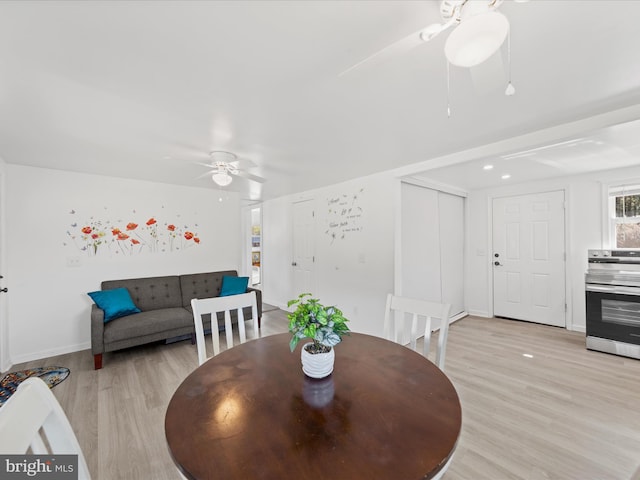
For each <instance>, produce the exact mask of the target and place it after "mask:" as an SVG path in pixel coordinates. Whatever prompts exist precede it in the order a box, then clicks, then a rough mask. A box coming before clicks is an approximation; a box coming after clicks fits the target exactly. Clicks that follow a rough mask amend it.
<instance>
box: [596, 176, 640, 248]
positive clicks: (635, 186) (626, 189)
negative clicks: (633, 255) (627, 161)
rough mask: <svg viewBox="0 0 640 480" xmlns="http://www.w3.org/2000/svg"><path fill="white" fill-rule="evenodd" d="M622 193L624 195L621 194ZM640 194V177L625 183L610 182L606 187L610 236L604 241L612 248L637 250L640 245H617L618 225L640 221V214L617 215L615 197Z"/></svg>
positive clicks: (606, 208) (608, 231) (608, 232)
mask: <svg viewBox="0 0 640 480" xmlns="http://www.w3.org/2000/svg"><path fill="white" fill-rule="evenodd" d="M621 194H622V195H621ZM629 195H640V179H636V180H635V181H633V182H625V183H624V184H610V185H608V186H607V187H606V202H605V206H606V207H605V210H606V218H607V222H606V223H607V234H608V236H609V238H608V242H604V243H605V244H608V245H609V248H610V249H615V250H636V249H638V248H640V246H639V247H632V248H623V247H618V245H617V243H616V242H617V232H616V227H617V226H618V225H619V224H624V223H640V215H638V216H635V217H620V218H619V217H616V202H615V199H616V198H618V197H620V196H629Z"/></svg>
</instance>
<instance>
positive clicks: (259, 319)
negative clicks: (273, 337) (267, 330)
mask: <svg viewBox="0 0 640 480" xmlns="http://www.w3.org/2000/svg"><path fill="white" fill-rule="evenodd" d="M258 328H262V317H258Z"/></svg>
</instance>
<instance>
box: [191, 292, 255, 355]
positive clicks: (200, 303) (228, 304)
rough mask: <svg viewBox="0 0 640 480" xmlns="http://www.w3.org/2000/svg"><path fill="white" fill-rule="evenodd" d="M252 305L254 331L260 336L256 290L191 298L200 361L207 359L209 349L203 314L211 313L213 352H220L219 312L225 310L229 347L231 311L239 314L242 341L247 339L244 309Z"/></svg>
mask: <svg viewBox="0 0 640 480" xmlns="http://www.w3.org/2000/svg"><path fill="white" fill-rule="evenodd" d="M246 307H251V320H252V322H253V332H254V334H255V335H256V338H257V337H259V336H260V330H259V329H258V303H257V300H256V292H248V293H242V294H240V295H229V296H228V297H214V298H203V299H198V298H194V299H193V300H191V308H192V309H193V321H194V324H195V328H196V344H197V346H198V362H199V364H200V365H202V364H203V363H204V362H206V361H207V349H206V346H205V340H204V329H205V326H204V320H203V319H202V316H203V315H207V314H208V315H211V340H212V341H213V354H214V355H218V354H219V353H220V338H219V332H218V315H217V314H218V312H224V328H225V333H226V337H227V348H231V347H233V329H232V325H231V311H233V310H235V311H236V312H237V316H238V335H239V337H240V343H244V342H246V341H247V335H246V332H245V328H244V315H243V313H242V309H243V308H246Z"/></svg>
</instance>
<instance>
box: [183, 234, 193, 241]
mask: <svg viewBox="0 0 640 480" xmlns="http://www.w3.org/2000/svg"><path fill="white" fill-rule="evenodd" d="M184 238H186V239H187V240H191V239H192V238H193V233H191V232H184Z"/></svg>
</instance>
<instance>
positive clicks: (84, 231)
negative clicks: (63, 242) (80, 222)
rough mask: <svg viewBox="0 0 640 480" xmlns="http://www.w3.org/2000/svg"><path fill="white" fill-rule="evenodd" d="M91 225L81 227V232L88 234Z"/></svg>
mask: <svg viewBox="0 0 640 480" xmlns="http://www.w3.org/2000/svg"><path fill="white" fill-rule="evenodd" d="M91 231H92V230H91V227H84V228H83V229H82V233H86V234H87V235H89V234H90V233H91Z"/></svg>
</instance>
